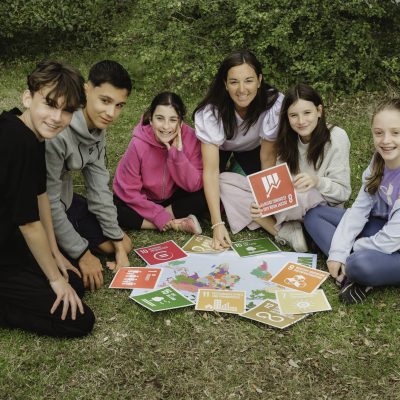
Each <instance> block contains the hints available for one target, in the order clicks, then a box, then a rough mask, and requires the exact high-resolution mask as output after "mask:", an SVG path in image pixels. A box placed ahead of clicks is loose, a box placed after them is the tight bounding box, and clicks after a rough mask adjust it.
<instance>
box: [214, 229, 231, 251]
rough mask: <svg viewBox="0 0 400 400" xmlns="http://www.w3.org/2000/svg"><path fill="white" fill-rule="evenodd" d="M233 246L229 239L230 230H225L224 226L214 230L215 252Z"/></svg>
mask: <svg viewBox="0 0 400 400" xmlns="http://www.w3.org/2000/svg"><path fill="white" fill-rule="evenodd" d="M231 244H232V242H231V239H230V237H229V233H228V230H227V229H226V228H225V225H224V224H221V225H217V226H216V227H215V228H214V229H213V241H212V247H213V249H215V250H223V249H226V248H228V247H230V246H231Z"/></svg>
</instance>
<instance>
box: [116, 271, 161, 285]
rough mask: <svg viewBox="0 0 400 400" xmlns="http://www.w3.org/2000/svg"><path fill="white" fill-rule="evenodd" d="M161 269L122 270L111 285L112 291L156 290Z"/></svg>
mask: <svg viewBox="0 0 400 400" xmlns="http://www.w3.org/2000/svg"><path fill="white" fill-rule="evenodd" d="M160 273H161V268H151V267H148V268H142V267H140V268H136V267H126V268H120V269H119V270H118V271H117V273H116V274H115V276H114V279H113V280H112V282H111V283H110V286H109V288H110V289H134V288H142V289H154V287H155V286H156V284H157V281H158V278H159V277H160Z"/></svg>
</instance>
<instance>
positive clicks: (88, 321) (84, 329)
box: [77, 304, 96, 337]
mask: <svg viewBox="0 0 400 400" xmlns="http://www.w3.org/2000/svg"><path fill="white" fill-rule="evenodd" d="M83 309H84V314H83V315H82V318H81V321H80V324H79V330H78V335H77V337H81V336H86V335H89V333H91V332H92V330H93V327H94V324H95V322H96V317H95V316H94V313H93V311H92V310H91V309H90V308H89V307H88V306H87V305H86V304H83Z"/></svg>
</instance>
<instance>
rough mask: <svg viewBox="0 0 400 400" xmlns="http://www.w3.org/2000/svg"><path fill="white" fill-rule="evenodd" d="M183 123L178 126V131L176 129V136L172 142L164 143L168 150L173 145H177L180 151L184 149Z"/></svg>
mask: <svg viewBox="0 0 400 400" xmlns="http://www.w3.org/2000/svg"><path fill="white" fill-rule="evenodd" d="M181 126H182V125H181V124H179V125H178V126H177V127H176V131H175V137H174V139H173V140H172V142H170V143H168V142H166V143H164V144H165V147H166V148H167V150H170V149H171V148H172V147H176V149H177V150H178V151H182V149H183V144H182V130H181Z"/></svg>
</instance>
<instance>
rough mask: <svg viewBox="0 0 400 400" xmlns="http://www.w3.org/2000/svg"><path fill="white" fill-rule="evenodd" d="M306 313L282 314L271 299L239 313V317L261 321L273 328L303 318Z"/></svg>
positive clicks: (283, 326) (282, 327) (282, 326)
mask: <svg viewBox="0 0 400 400" xmlns="http://www.w3.org/2000/svg"><path fill="white" fill-rule="evenodd" d="M306 316H307V315H306V314H300V315H290V314H288V315H282V314H281V313H280V311H279V307H278V306H277V305H276V304H275V303H274V302H272V301H271V300H265V301H264V302H263V303H261V304H259V305H258V306H256V307H254V308H252V309H251V310H249V311H247V312H245V313H244V314H241V317H245V318H249V319H252V320H254V321H258V322H261V323H263V324H266V325H270V326H273V327H274V328H279V329H284V328H287V327H288V326H290V325H293V324H294V323H296V322H298V321H300V320H302V319H303V318H305V317H306Z"/></svg>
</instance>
